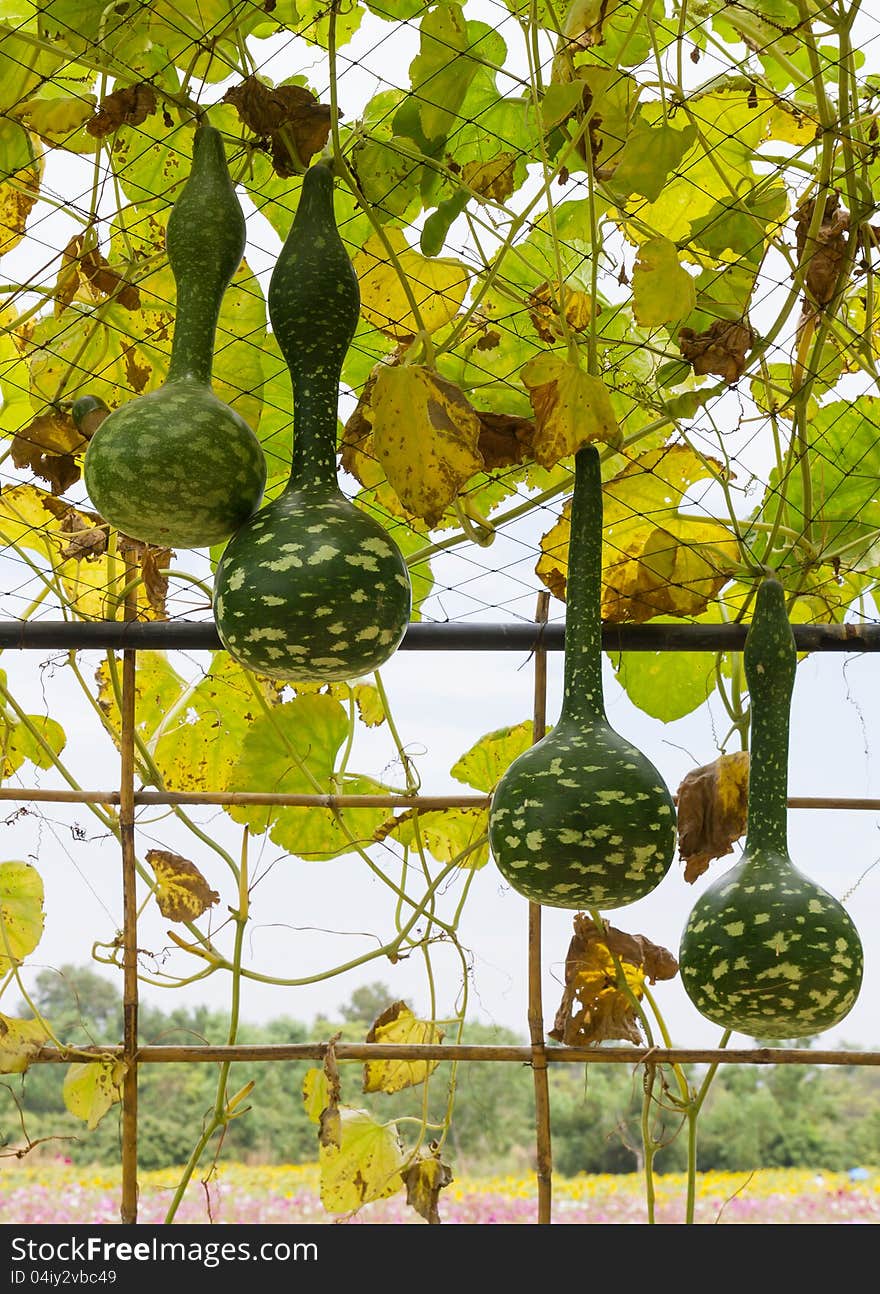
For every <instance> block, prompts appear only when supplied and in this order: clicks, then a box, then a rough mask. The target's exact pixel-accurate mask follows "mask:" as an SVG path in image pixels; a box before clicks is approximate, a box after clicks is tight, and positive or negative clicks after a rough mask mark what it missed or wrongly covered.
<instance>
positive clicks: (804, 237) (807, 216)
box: [795, 193, 850, 306]
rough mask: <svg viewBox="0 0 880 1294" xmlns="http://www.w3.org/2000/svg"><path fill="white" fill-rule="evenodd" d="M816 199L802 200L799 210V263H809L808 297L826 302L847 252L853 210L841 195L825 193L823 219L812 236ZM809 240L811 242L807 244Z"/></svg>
mask: <svg viewBox="0 0 880 1294" xmlns="http://www.w3.org/2000/svg"><path fill="white" fill-rule="evenodd" d="M815 209H816V199H815V198H809V199H807V200H806V201H805V202H802V203H801V205H800V206H799V207H798V209H797V211H796V212H795V238H796V242H797V255H798V267H799V268H800V267H803V266H804V265H806V273H805V275H804V283H805V286H806V289H807V297H808V301H809V302H810V303H811V304H812V303H815V304H817V305H820V306H823V305H827V304H828V302H829V301H830V300H831V298H832V297H833V295H834V291H835V289H836V287H837V280H838V278H839V277H840V270H841V267H842V265H843V262H844V258H845V256H846V246H847V234H848V232H849V223H850V222H849V212H848V211H846V210H844V209H842V208H841V206H840V195H839V194H838V193H829V194H828V195H827V196H826V197H825V207H824V210H823V212H822V219H821V222H820V224H819V228H818V230H817V231H816V235H815V237H814V238H810V237H809V230H810V224H811V222H812V219H813V214H814V212H815ZM808 242H809V244H810V245H809V246H808V245H807V244H808Z"/></svg>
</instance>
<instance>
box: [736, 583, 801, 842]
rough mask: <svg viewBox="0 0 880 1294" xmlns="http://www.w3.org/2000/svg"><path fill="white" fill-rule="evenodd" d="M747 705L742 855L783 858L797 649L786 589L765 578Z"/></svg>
mask: <svg viewBox="0 0 880 1294" xmlns="http://www.w3.org/2000/svg"><path fill="white" fill-rule="evenodd" d="M743 663H744V665H745V673H746V682H747V684H748V688H749V701H750V705H751V711H752V714H751V752H750V756H749V794H748V825H747V829H746V842H745V850H744V853H745V855H746V856H752V857H754V856H758V857H760V856H761V855H762V854H764V855H766V854H773V855H776V856H779V855H783V856H787V855H788V827H787V824H788V750H789V723H790V717H791V697H792V691H793V689H794V677H795V671H796V670H797V649H796V647H795V641H794V634H793V633H792V631H791V624H790V622H789V619H788V613H787V611H786V609H785V590H784V589H783V587H782V585H781V584H780V583H779V581H778V580H775V579H765V580H764V582H763V583H762V584H761V585H760V587H759V589H758V593H757V597H756V601H755V611H754V615H753V617H752V622H751V624H750V626H749V631H748V633H747V635H746V642H745V648H744V651H743Z"/></svg>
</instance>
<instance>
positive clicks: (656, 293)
mask: <svg viewBox="0 0 880 1294" xmlns="http://www.w3.org/2000/svg"><path fill="white" fill-rule="evenodd" d="M696 300H697V291H696V287H695V286H694V280H693V278H692V277H691V275H690V274H688V272H687V270H686V269H685V268H684V266H683V265H682V264H681V262H680V261H679V259H678V252H677V251H676V248H675V243H672V242H670V241H669V239H668V238H649V239H648V241H647V242H645V243H642V245H641V247H640V248H639V254H638V257H637V259H636V263H635V269H634V271H633V314H634V315H635V317H636V321H637V322H638V323H640V324H642V326H643V327H646V328H656V327H658V326H659V325H660V324H664V323H668V322H669V321H670V320H671V319H678V318H681V316H682V315H686V314H689V313H690V311H691V310H693V308H694V306H695V304H696Z"/></svg>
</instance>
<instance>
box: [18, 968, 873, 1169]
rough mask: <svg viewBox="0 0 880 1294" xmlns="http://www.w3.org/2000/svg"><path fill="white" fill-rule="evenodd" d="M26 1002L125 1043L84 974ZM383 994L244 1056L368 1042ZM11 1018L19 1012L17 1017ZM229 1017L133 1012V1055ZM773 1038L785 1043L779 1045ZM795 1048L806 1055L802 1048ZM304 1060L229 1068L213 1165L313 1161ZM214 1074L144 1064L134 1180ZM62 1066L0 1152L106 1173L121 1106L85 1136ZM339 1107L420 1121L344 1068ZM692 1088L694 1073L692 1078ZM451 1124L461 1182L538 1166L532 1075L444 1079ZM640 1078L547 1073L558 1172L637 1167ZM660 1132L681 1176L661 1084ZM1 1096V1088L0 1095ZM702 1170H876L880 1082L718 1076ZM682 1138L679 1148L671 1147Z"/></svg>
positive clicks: (438, 1087) (777, 1074)
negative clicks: (67, 1095) (219, 1161)
mask: <svg viewBox="0 0 880 1294" xmlns="http://www.w3.org/2000/svg"><path fill="white" fill-rule="evenodd" d="M33 1000H34V1001H35V1003H36V1005H37V1006H38V1008H39V1010H40V1012H41V1013H42V1014H43V1015H44V1017H45V1018H46V1019H48V1020H49V1021H50V1022H51V1023H52V1025H53V1028H54V1029H55V1032H56V1035H57V1036H58V1037H59V1038H62V1039H63V1040H64V1041H65V1042H67V1043H68V1044H74V1043H78V1044H85V1043H94V1042H98V1043H107V1042H111V1041H114V1040H117V1039H119V1038H121V1035H122V1008H121V1000H120V996H119V994H118V992H117V991H116V989H115V987H114V985H112V984H111V983H109V982H108V981H107V980H106V979H105V978H103V977H102V976H99V975H97V974H96V973H95V972H94V971H92V970H91V969H89V968H80V967H73V966H65V967H62V968H61V970H60V971H59V972H55V971H43V972H41V973H40V974H39V975H38V977H37V981H36V991H35V993H34V995H33ZM392 1000H393V996H392V994H391V993H390V991H389V990H388V989H387V988H386V987H385V986H384V985H383V984H380V983H376V984H372V985H369V986H365V987H362V988H360V989H358V990H357V991H356V992H354V993H353V994H352V997H351V999H350V1000H349V1001H348V1002H347V1003H345V1004H344V1005H342V1006H340V1007H339V1019H337V1020H329V1019H323V1018H318V1019H316V1020H314V1021H313V1022H312V1023H311V1024H310V1025H307V1024H306V1023H304V1022H302V1021H299V1020H295V1019H292V1018H290V1017H286V1016H282V1017H279V1018H277V1019H274V1020H271V1021H269V1022H268V1023H266V1024H262V1025H248V1026H243V1027H242V1029H241V1030H240V1034H239V1041H240V1042H243V1043H296V1042H306V1041H308V1040H310V1039H315V1038H317V1039H325V1038H328V1037H330V1036H332V1035H333V1034H335V1033H336V1032H338V1031H341V1035H342V1038H343V1039H344V1040H346V1041H362V1040H363V1039H364V1037H365V1035H366V1033H367V1031H368V1030H369V1028H370V1026H371V1025H372V1023H373V1021H374V1020H375V1019H376V1017H377V1016H378V1015H379V1014H380V1013H381V1012H382V1011H383V1010H384V1009H385V1008H386V1007H387V1006H389V1005H390V1003H391V1001H392ZM20 1014H21V1015H27V1014H29V1011H28V1009H27V1008H25V1007H22V1009H21V1012H20ZM226 1028H227V1021H226V1017H225V1015H224V1014H223V1012H220V1011H213V1010H209V1009H208V1008H206V1007H195V1008H191V1007H190V1008H185V1009H181V1008H177V1009H173V1010H171V1011H167V1012H166V1011H163V1010H161V1009H159V1008H157V1007H155V1006H153V1005H151V1004H142V1005H141V1009H140V1037H141V1041H142V1043H143V1044H153V1045H157V1044H166V1045H168V1044H192V1043H222V1042H224V1041H225V1038H226ZM464 1041H465V1042H470V1043H493V1044H504V1043H522V1042H523V1041H524V1039H523V1038H521V1037H519V1036H518V1035H516V1034H515V1033H514V1032H512V1031H511V1030H508V1029H501V1028H494V1027H491V1026H487V1025H483V1024H477V1023H471V1024H468V1025H467V1027H466V1029H465V1032H464ZM780 1041H781V1040H780ZM799 1045H804V1041H803V1040H801V1041H800V1043H799ZM312 1064H313V1062H307V1061H306V1062H303V1061H296V1062H289V1061H279V1062H268V1063H267V1062H259V1063H253V1064H246V1063H236V1064H234V1065H233V1066H232V1072H231V1074H230V1086H229V1091H230V1092H235V1091H237V1090H238V1089H239V1088H240V1087H242V1086H244V1084H245V1083H247V1082H248V1081H249V1080H251V1079H253V1080H254V1081H255V1086H254V1089H253V1092H252V1093H251V1095H250V1096H249V1097H248V1099H247V1104H248V1105H249V1107H250V1108H249V1110H248V1112H247V1114H246V1115H244V1117H242V1118H237V1119H235V1120H233V1121H232V1122H231V1123H230V1124H229V1125H228V1128H227V1130H226V1134H225V1139H224V1144H223V1157H224V1158H225V1159H234V1160H242V1161H246V1162H251V1163H302V1162H308V1161H311V1160H314V1159H315V1158H316V1156H317V1143H316V1127H315V1125H314V1124H313V1123H311V1122H310V1121H309V1120H308V1118H307V1117H306V1113H305V1110H304V1107H303V1101H302V1096H301V1091H302V1082H303V1076H304V1074H305V1072H306V1070H307V1069H308V1068H310V1067H311V1065H312ZM217 1068H218V1067H217V1064H215V1063H212V1064H162V1065H144V1066H143V1067H142V1069H141V1070H140V1075H139V1095H138V1122H139V1162H140V1166H141V1168H142V1169H144V1170H148V1169H154V1168H161V1167H164V1166H167V1165H177V1164H180V1163H182V1162H184V1161H185V1159H186V1158H187V1156H188V1154H189V1152H190V1150H191V1149H192V1146H193V1143H194V1142H195V1140H196V1138H197V1136H198V1134H199V1131H200V1129H201V1127H202V1121H203V1119H204V1117H205V1115H206V1113H207V1112H208V1111H209V1109H211V1108H212V1106H213V1103H214V1097H215V1092H216V1082H217ZM65 1069H66V1066H64V1065H33V1066H32V1067H31V1068H30V1069H29V1070H28V1071H27V1073H26V1074H24V1075H21V1076H18V1075H7V1076H6V1077H5V1078H4V1079H3V1080H2V1084H0V1097H2V1100H0V1143H2V1145H3V1146H4V1147H5V1148H6V1149H7V1150H8V1149H10V1148H12V1147H17V1146H21V1145H22V1144H23V1143H24V1142H25V1141H26V1140H30V1141H34V1142H36V1141H39V1140H40V1139H41V1138H49V1139H50V1140H49V1141H48V1142H47V1143H45V1144H44V1145H43V1147H42V1151H43V1152H45V1151H46V1150H49V1151H50V1152H51V1150H52V1148H53V1146H54V1147H55V1149H56V1150H57V1153H59V1154H62V1155H65V1156H67V1157H69V1158H70V1159H72V1160H73V1161H74V1162H77V1163H103V1164H107V1163H115V1162H118V1160H119V1156H120V1119H119V1106H116V1107H114V1108H113V1109H111V1111H110V1112H109V1113H108V1114H107V1115H106V1116H105V1117H104V1118H103V1120H102V1121H101V1122H100V1123H99V1124H98V1126H97V1127H96V1128H95V1129H94V1130H92V1131H89V1130H88V1129H87V1128H86V1127H85V1125H84V1124H83V1123H82V1122H81V1121H80V1120H78V1119H76V1118H74V1117H73V1116H72V1115H70V1114H69V1113H68V1112H67V1110H66V1109H65V1106H64V1102H63V1099H62V1093H61V1087H62V1083H63V1080H64V1074H65ZM452 1070H453V1067H452V1066H451V1065H450V1064H449V1063H444V1064H442V1065H440V1066H439V1067H438V1068H437V1070H436V1071H435V1073H434V1074H433V1075H432V1077H431V1080H430V1087H429V1092H430V1100H429V1107H430V1108H429V1117H430V1118H431V1119H432V1120H434V1121H437V1122H440V1121H442V1120H443V1118H444V1117H445V1110H446V1103H447V1099H448V1094H449V1086H450V1081H451V1078H452ZM340 1074H341V1081H342V1100H343V1101H344V1103H345V1104H348V1105H357V1106H361V1107H363V1108H367V1109H370V1110H371V1111H372V1112H373V1113H374V1114H375V1115H376V1116H378V1117H380V1118H381V1119H383V1120H387V1119H391V1118H395V1117H401V1116H404V1115H408V1116H416V1117H419V1116H420V1115H421V1113H422V1103H423V1088H422V1087H421V1086H419V1087H416V1088H411V1089H408V1090H405V1091H403V1092H400V1093H397V1094H395V1095H394V1096H387V1095H382V1094H371V1095H365V1094H364V1093H363V1092H362V1090H361V1075H362V1067H361V1065H360V1063H352V1062H341V1063H340ZM691 1077H692V1080H693V1081H698V1079H699V1077H700V1073H699V1071H697V1070H694V1071H693V1072H692V1075H691ZM454 1083H455V1095H454V1106H453V1115H452V1122H451V1128H450V1132H449V1135H448V1137H447V1141H446V1147H445V1152H444V1158H445V1159H446V1161H447V1162H449V1163H451V1165H452V1167H453V1171H457V1172H459V1173H462V1174H463V1173H472V1174H488V1173H496V1172H519V1173H522V1172H527V1171H529V1169H530V1168H531V1166H532V1163H533V1160H534V1154H535V1151H534V1146H535V1124H534V1088H533V1079H532V1073H531V1069H530V1067H529V1066H528V1065H518V1064H516V1063H512V1062H504V1063H502V1062H487V1061H468V1062H462V1063H459V1064H458V1065H457V1066H456V1067H455V1072H454ZM642 1083H643V1071H642V1070H641V1068H640V1069H638V1070H636V1071H631V1070H630V1068H629V1067H628V1066H625V1065H619V1064H614V1065H551V1067H550V1085H551V1092H550V1099H551V1112H552V1120H553V1123H552V1152H553V1168H554V1171H555V1172H557V1173H560V1174H562V1175H565V1176H568V1175H572V1174H575V1173H579V1172H586V1173H628V1172H633V1171H634V1170H636V1169H638V1168H639V1167H640V1166H641V1162H642V1150H641V1136H640V1121H641V1111H642V1100H643V1089H642ZM655 1087H656V1089H657V1091H656V1092H655V1094H656V1095H658V1096H659V1097H660V1100H659V1101H658V1102H655V1105H654V1109H655V1117H654V1130H655V1135H657V1136H659V1137H660V1139H662V1140H664V1141H665V1142H666V1144H665V1145H664V1148H663V1149H662V1150H661V1151H660V1152H659V1154H658V1156H657V1159H656V1161H655V1166H656V1168H657V1170H658V1171H659V1172H675V1171H681V1170H683V1169H684V1168H685V1156H686V1142H685V1136H684V1130H683V1129H680V1126H679V1125H680V1115H679V1114H677V1112H676V1111H675V1108H674V1106H673V1105H672V1104H671V1103H667V1102H664V1101H663V1099H662V1096H663V1094H662V1091H660V1090H659V1089H660V1087H661V1084H659V1083H658V1084H656V1085H655ZM4 1089H5V1090H4ZM699 1129H700V1132H699V1143H698V1168H699V1169H700V1170H710V1169H720V1170H746V1171H748V1170H749V1169H753V1168H762V1167H764V1168H768V1167H779V1168H790V1167H808V1168H815V1169H817V1170H818V1169H826V1170H829V1171H835V1170H837V1171H841V1170H847V1169H849V1168H852V1167H855V1166H858V1165H877V1164H880V1073H878V1071H877V1070H876V1069H875V1068H873V1067H870V1066H857V1065H853V1066H818V1065H817V1066H812V1065H803V1066H802V1065H777V1066H742V1065H730V1066H722V1067H721V1068H720V1069H719V1071H718V1073H717V1075H716V1077H715V1080H714V1082H713V1085H712V1088H711V1090H710V1094H709V1097H708V1099H707V1101H706V1104H705V1105H704V1107H703V1110H702V1112H701V1114H700V1121H699ZM679 1133H680V1135H677V1134H679Z"/></svg>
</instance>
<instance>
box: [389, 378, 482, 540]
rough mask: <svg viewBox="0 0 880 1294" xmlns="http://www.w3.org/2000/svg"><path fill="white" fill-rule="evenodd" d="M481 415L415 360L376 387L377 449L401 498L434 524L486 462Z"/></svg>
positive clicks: (456, 390) (407, 505)
mask: <svg viewBox="0 0 880 1294" xmlns="http://www.w3.org/2000/svg"><path fill="white" fill-rule="evenodd" d="M480 429H481V423H480V419H479V415H478V414H477V412H476V410H475V409H474V408H473V406H472V405H471V404H470V403H469V401H468V400H466V399H465V397H464V396H463V395H462V393H461V391H460V390H459V389H458V387H457V386H455V385H454V383H452V382H448V381H446V379H445V378H442V377H440V376H439V374H437V373H435V372H433V370H431V369H429V368H426V367H425V366H424V365H420V364H411V365H407V366H405V367H399V368H398V367H394V368H383V369H381V370H380V372H379V373H378V375H377V377H376V385H375V387H374V388H373V449H374V452H375V454H376V457H377V458H378V460H379V462H380V463H381V465H382V467H383V469H384V471H385V475H386V477H387V479H388V483H389V485H390V486H391V487H392V489H393V490H394V492H395V494H396V495H397V497H398V498H399V500H400V502H401V503H402V504H403V506H404V507H405V508H407V509H408V510H409V511H410V512H412V513H414V514H415V515H416V516H417V517H421V518H422V519H423V520H424V521H426V522H427V523H428V525H429V526H435V525H436V524H437V522H438V521H439V520H440V518H441V517H442V515H443V513H444V511H445V509H446V508H447V507H449V505H450V504H451V503H452V502H453V500H454V499H455V497H456V495H457V494H458V492H459V490H460V489H461V487H462V486H463V485H464V484H465V482H466V481H468V480H470V478H471V477H472V476H474V475H475V474H476V473H477V472H479V470H480V469H481V467H482V466H483V458H482V455H481V454H480V452H479V449H478V448H477V445H478V442H479V439H480Z"/></svg>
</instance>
